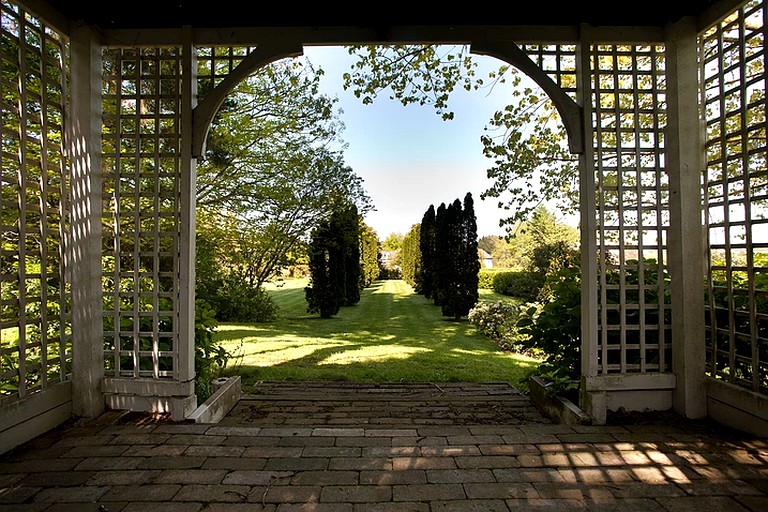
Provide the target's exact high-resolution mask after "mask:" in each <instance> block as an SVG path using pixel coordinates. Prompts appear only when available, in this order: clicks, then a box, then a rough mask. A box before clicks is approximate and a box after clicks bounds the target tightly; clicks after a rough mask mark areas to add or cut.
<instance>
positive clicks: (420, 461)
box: [392, 457, 456, 471]
mask: <svg viewBox="0 0 768 512" xmlns="http://www.w3.org/2000/svg"><path fill="white" fill-rule="evenodd" d="M392 469H393V470H395V471H403V470H405V469H456V462H455V461H454V460H453V458H452V457H394V458H393V459H392Z"/></svg>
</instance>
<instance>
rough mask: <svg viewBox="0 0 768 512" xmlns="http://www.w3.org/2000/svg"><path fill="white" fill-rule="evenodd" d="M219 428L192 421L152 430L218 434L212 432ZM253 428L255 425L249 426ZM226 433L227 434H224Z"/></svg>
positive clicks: (175, 432) (159, 432)
mask: <svg viewBox="0 0 768 512" xmlns="http://www.w3.org/2000/svg"><path fill="white" fill-rule="evenodd" d="M215 428H217V427H216V426H211V425H208V424H205V423H200V424H194V425H193V424H190V423H180V424H166V425H158V426H157V427H155V429H154V430H153V431H152V433H153V434H214V435H215V434H217V432H212V430H213V429H215ZM249 428H253V427H249ZM222 435H226V434H222Z"/></svg>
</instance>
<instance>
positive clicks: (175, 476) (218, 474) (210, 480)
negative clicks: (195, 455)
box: [154, 469, 227, 484]
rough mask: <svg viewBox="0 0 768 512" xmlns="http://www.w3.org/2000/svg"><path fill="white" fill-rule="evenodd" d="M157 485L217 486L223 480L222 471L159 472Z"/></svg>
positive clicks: (180, 470) (176, 470) (224, 474)
mask: <svg viewBox="0 0 768 512" xmlns="http://www.w3.org/2000/svg"><path fill="white" fill-rule="evenodd" d="M158 473H159V474H158V475H157V476H156V477H155V479H154V481H155V483H157V484H218V483H221V481H222V480H224V477H225V476H226V475H227V471H226V470H224V469H166V470H163V471H159V472H158Z"/></svg>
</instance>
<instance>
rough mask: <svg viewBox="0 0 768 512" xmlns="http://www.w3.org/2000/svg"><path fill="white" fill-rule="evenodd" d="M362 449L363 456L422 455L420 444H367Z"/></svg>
mask: <svg viewBox="0 0 768 512" xmlns="http://www.w3.org/2000/svg"><path fill="white" fill-rule="evenodd" d="M362 450H363V452H362V456H363V457H395V456H408V457H413V456H418V455H421V448H419V447H418V446H367V447H365V448H363V449H362Z"/></svg>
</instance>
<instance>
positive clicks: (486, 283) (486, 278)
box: [477, 268, 499, 290]
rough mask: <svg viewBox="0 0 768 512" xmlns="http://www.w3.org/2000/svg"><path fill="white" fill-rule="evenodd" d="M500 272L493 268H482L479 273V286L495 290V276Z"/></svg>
mask: <svg viewBox="0 0 768 512" xmlns="http://www.w3.org/2000/svg"><path fill="white" fill-rule="evenodd" d="M498 273H499V271H498V270H494V269H492V268H481V269H480V272H479V273H478V274H477V287H478V288H482V289H484V290H493V278H494V277H495V276H496V274H498Z"/></svg>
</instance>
